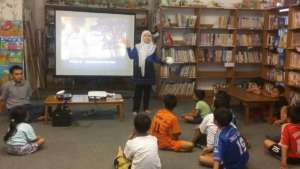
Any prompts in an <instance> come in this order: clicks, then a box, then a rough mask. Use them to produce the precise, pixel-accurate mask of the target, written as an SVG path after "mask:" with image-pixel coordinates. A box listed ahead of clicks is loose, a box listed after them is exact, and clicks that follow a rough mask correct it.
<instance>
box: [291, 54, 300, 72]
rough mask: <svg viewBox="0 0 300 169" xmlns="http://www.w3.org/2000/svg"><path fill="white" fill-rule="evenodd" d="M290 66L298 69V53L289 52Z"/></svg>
mask: <svg viewBox="0 0 300 169" xmlns="http://www.w3.org/2000/svg"><path fill="white" fill-rule="evenodd" d="M290 67H291V68H297V69H300V54H299V53H296V52H292V53H291V58H290Z"/></svg>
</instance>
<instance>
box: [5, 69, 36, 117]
mask: <svg viewBox="0 0 300 169" xmlns="http://www.w3.org/2000/svg"><path fill="white" fill-rule="evenodd" d="M9 72H10V74H11V77H12V80H10V81H7V82H6V83H4V84H3V85H2V86H1V95H0V101H1V111H2V112H3V111H4V110H5V109H4V104H6V106H5V108H6V109H7V111H8V113H9V114H10V112H12V111H13V109H14V108H15V107H17V106H24V107H25V108H26V111H27V113H29V112H30V114H29V116H28V118H30V119H32V117H31V116H32V113H33V112H32V106H31V104H30V97H31V95H32V89H31V86H30V84H29V82H28V81H27V80H24V77H23V69H22V67H20V66H18V65H14V66H12V67H11V68H10V70H9Z"/></svg>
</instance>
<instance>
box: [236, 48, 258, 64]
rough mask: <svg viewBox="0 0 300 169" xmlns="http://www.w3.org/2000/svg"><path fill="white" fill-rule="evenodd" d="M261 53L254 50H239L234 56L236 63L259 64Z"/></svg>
mask: <svg viewBox="0 0 300 169" xmlns="http://www.w3.org/2000/svg"><path fill="white" fill-rule="evenodd" d="M261 60H262V52H261V51H255V50H240V51H238V52H237V54H236V62H237V63H261Z"/></svg>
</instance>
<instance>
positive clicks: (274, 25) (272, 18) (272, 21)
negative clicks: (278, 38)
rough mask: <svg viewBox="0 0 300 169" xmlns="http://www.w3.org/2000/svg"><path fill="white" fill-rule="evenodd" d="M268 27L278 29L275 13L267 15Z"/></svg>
mask: <svg viewBox="0 0 300 169" xmlns="http://www.w3.org/2000/svg"><path fill="white" fill-rule="evenodd" d="M268 29H270V30H272V29H278V17H277V15H269V17H268Z"/></svg>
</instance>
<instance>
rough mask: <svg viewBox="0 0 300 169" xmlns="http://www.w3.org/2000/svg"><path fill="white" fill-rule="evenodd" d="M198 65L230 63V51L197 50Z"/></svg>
mask: <svg viewBox="0 0 300 169" xmlns="http://www.w3.org/2000/svg"><path fill="white" fill-rule="evenodd" d="M199 62H200V63H226V62H232V50H229V49H199Z"/></svg>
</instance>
